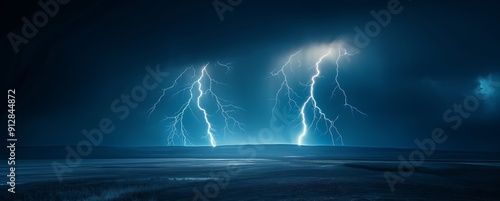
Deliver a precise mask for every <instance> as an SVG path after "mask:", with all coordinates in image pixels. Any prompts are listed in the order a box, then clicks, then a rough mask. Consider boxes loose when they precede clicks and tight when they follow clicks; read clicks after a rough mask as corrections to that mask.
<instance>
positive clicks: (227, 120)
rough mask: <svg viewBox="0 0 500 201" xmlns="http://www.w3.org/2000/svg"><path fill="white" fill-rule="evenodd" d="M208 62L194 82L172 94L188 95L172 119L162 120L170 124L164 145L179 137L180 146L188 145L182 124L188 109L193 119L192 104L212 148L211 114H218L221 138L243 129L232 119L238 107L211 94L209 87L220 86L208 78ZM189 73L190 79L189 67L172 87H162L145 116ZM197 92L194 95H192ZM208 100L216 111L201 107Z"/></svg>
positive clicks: (212, 126) (214, 130) (239, 123)
mask: <svg viewBox="0 0 500 201" xmlns="http://www.w3.org/2000/svg"><path fill="white" fill-rule="evenodd" d="M218 64H219V65H221V66H224V67H226V68H228V70H229V66H228V65H223V64H220V63H219V62H218ZM208 65H209V64H208V63H207V64H206V65H204V66H203V67H202V68H201V71H200V72H201V73H200V75H199V76H198V77H197V79H196V80H195V81H194V82H192V83H190V84H188V85H186V86H185V87H184V88H182V89H181V90H179V91H177V92H176V93H174V96H175V95H177V94H179V93H184V92H189V98H188V100H187V101H186V102H184V103H183V104H182V105H181V107H180V108H179V110H177V111H176V112H175V113H174V115H173V116H167V117H165V118H164V119H163V120H162V121H169V122H170V124H169V126H167V130H168V134H167V145H175V142H174V139H175V138H177V137H179V138H181V139H182V142H183V144H184V146H187V145H188V144H191V143H190V141H189V135H188V134H189V133H188V130H187V129H186V126H185V125H184V116H185V114H186V112H187V111H188V109H189V110H190V111H191V113H192V114H193V116H195V118H196V114H194V111H193V110H192V107H191V105H192V103H193V102H195V104H196V109H198V110H199V111H201V113H202V114H203V115H202V116H203V120H204V123H205V125H206V127H207V130H206V137H208V139H209V142H210V144H211V145H212V146H213V147H215V146H217V143H216V140H215V133H217V131H216V129H215V128H214V125H213V123H212V120H211V119H210V117H211V116H212V115H214V114H217V113H219V114H220V115H221V116H222V117H223V119H224V127H223V131H224V135H225V134H226V133H228V132H229V133H234V131H233V130H234V129H235V128H238V129H241V130H243V126H244V124H243V123H241V122H239V121H238V120H237V119H236V118H234V117H233V115H234V113H235V112H237V111H239V110H243V109H242V108H240V107H237V106H235V105H233V104H232V103H231V102H230V101H228V100H225V99H222V98H220V97H219V96H218V95H217V94H216V93H215V92H214V91H213V86H214V85H217V84H223V83H220V82H218V81H217V80H215V79H213V78H212V76H211V75H210V74H209V73H208V70H207V67H208ZM189 71H191V72H193V75H192V77H195V76H196V70H195V69H194V68H193V67H188V68H186V69H185V70H184V71H183V72H182V73H181V74H180V75H179V76H178V77H177V78H176V79H175V80H174V82H173V84H172V85H170V86H169V87H167V88H165V89H163V90H162V94H161V96H160V97H159V98H158V100H157V101H156V102H155V104H154V105H153V106H152V107H151V108H150V109H149V110H148V112H149V115H151V113H152V112H154V111H155V109H156V107H157V105H158V104H159V103H160V102H161V101H162V99H163V97H164V96H165V95H166V93H167V91H169V90H171V89H173V88H175V87H176V86H177V85H178V84H179V80H180V79H181V78H182V77H184V75H185V74H187V72H189ZM204 84H207V85H208V86H204ZM196 93H197V96H196ZM207 96H208V97H209V98H212V99H213V100H214V103H215V106H216V108H217V110H216V111H215V112H213V113H209V112H208V110H207V109H206V108H205V107H204V106H203V105H204V104H203V103H204V97H207Z"/></svg>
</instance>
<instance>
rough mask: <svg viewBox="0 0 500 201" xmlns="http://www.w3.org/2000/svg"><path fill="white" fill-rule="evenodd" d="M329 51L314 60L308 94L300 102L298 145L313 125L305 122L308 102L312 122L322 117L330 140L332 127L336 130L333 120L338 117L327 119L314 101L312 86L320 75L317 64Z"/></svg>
mask: <svg viewBox="0 0 500 201" xmlns="http://www.w3.org/2000/svg"><path fill="white" fill-rule="evenodd" d="M331 53H332V49H331V48H330V49H329V50H328V52H327V53H326V54H324V55H323V56H321V57H320V58H319V60H318V61H317V62H316V64H315V66H314V67H315V70H316V74H314V75H313V76H312V77H311V81H310V84H309V85H310V86H309V96H308V97H307V99H306V101H305V102H304V104H302V107H301V108H300V116H301V118H302V132H301V133H300V134H299V138H298V139H297V144H298V145H299V146H300V145H302V140H303V139H304V137H305V136H306V134H307V130H309V128H310V127H311V126H312V125H313V123H311V125H309V126H308V125H307V122H306V113H305V109H306V106H307V105H308V104H309V102H311V103H312V106H313V115H314V116H313V120H312V122H315V121H316V125H317V123H318V122H319V121H320V119H323V121H324V122H325V125H326V126H327V128H328V129H327V130H328V131H327V132H329V133H330V136H332V140H333V135H332V129H335V130H336V131H337V128H336V127H335V122H336V121H337V119H338V117H337V118H335V120H331V119H329V118H328V117H327V116H326V114H325V113H324V112H323V110H321V108H320V107H319V106H318V104H317V102H316V98H315V97H314V86H315V84H316V78H317V77H319V76H320V75H321V71H320V68H319V66H320V64H321V62H322V61H323V59H324V58H325V57H327V56H328V55H330V54H331ZM317 114H319V117H320V118H318V117H317ZM337 133H338V132H337ZM338 134H339V136H340V133H338ZM340 139H342V138H340ZM333 143H334V144H335V140H333ZM342 143H343V142H342Z"/></svg>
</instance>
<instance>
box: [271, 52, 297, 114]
mask: <svg viewBox="0 0 500 201" xmlns="http://www.w3.org/2000/svg"><path fill="white" fill-rule="evenodd" d="M301 51H302V50H299V51H297V52H295V53H294V54H292V55H290V57H288V60H287V61H286V63H285V64H283V66H281V68H279V69H277V70H275V71H273V72H271V76H272V77H277V76H280V77H282V79H283V81H282V82H281V85H280V88H279V89H278V91H277V92H276V96H275V98H274V106H273V108H272V110H271V113H272V115H273V116H274V115H275V112H276V111H277V107H278V105H279V96H280V94H281V93H282V91H284V90H286V91H285V92H284V93H285V95H286V96H287V98H288V101H287V102H288V109H289V110H288V111H289V112H290V111H291V110H293V109H295V108H297V109H298V108H299V105H298V104H297V102H296V101H295V100H294V98H295V97H299V95H298V94H297V92H295V91H294V90H293V88H292V87H291V86H290V84H289V80H288V77H287V74H286V69H287V67H288V69H289V70H290V71H291V72H292V73H293V66H292V65H291V64H292V59H293V58H294V57H296V56H297V54H299V53H300V52H301ZM297 62H298V63H299V67H300V64H301V63H300V60H297Z"/></svg>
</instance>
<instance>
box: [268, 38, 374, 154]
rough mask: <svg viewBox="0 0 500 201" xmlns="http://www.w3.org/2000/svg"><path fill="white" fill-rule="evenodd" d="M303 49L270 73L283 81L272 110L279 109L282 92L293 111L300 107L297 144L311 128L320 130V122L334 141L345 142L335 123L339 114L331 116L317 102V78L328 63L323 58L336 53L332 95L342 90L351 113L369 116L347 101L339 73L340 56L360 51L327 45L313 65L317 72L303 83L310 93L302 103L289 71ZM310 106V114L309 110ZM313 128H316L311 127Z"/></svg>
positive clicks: (334, 142)
mask: <svg viewBox="0 0 500 201" xmlns="http://www.w3.org/2000/svg"><path fill="white" fill-rule="evenodd" d="M301 52H302V50H299V51H297V52H295V53H293V54H292V55H290V56H289V57H288V60H287V61H286V63H285V64H284V65H282V66H281V67H280V68H278V69H277V70H274V71H272V72H271V76H273V77H279V78H280V79H281V80H282V81H281V84H280V87H279V89H278V91H277V92H276V94H275V98H274V101H275V102H274V106H273V108H272V113H273V115H274V113H275V112H276V111H277V107H278V105H279V104H280V101H279V100H280V96H284V98H285V99H286V101H287V103H288V107H289V108H290V110H289V111H290V112H291V111H293V110H295V109H296V110H297V112H298V116H297V118H296V120H299V121H300V123H299V125H300V126H301V132H300V133H299V135H298V138H297V144H298V145H299V146H300V145H303V144H304V139H305V138H306V136H307V133H308V131H310V130H314V131H315V132H320V129H319V128H320V124H321V125H324V126H325V127H326V130H325V131H323V133H324V134H326V133H328V134H329V135H330V138H331V140H332V144H333V145H335V144H336V142H337V141H339V142H340V143H341V144H342V145H343V144H344V140H343V137H342V135H341V134H340V132H339V130H338V128H337V126H336V125H335V123H336V122H337V120H338V119H339V115H337V116H336V117H335V118H330V117H328V115H327V114H326V113H325V112H324V110H323V109H322V108H321V107H320V106H319V105H318V102H317V101H316V97H315V87H316V85H317V79H318V78H320V77H322V74H321V73H322V72H321V65H326V64H325V63H324V61H325V60H326V59H327V58H328V57H330V56H334V58H335V70H336V75H335V82H334V84H335V88H334V90H333V91H332V96H334V95H335V92H336V91H340V92H341V95H342V96H343V105H344V106H345V107H347V108H349V109H350V110H351V113H352V114H354V112H357V113H360V114H362V115H364V116H366V114H365V113H363V112H362V111H361V110H359V109H358V108H357V107H354V106H353V105H351V104H350V103H349V102H348V98H347V93H346V91H345V90H344V89H343V88H342V86H341V84H340V81H339V76H340V59H341V58H342V57H344V56H353V55H355V54H357V53H348V52H347V50H346V49H343V48H341V47H340V48H338V54H336V53H334V52H333V49H332V47H330V48H328V51H327V52H323V54H322V55H321V56H320V57H319V59H318V60H316V62H315V64H314V65H313V66H312V67H311V68H312V69H314V72H315V73H314V74H313V75H312V76H311V77H310V78H309V81H308V82H307V84H302V86H305V87H307V89H308V93H307V96H306V97H305V100H304V102H302V103H301V105H300V106H299V104H298V101H297V99H298V98H300V95H299V94H298V93H297V91H296V90H294V87H293V86H291V83H290V77H289V76H290V75H289V74H288V73H289V72H291V73H293V72H294V71H293V66H292V62H295V59H296V58H297V57H298V54H300V53H301ZM297 63H298V64H299V66H300V65H301V62H300V60H298V59H297ZM309 109H311V117H308V114H307V113H308V111H309ZM312 128H314V129H312Z"/></svg>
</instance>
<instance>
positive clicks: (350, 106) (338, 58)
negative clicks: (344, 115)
mask: <svg viewBox="0 0 500 201" xmlns="http://www.w3.org/2000/svg"><path fill="white" fill-rule="evenodd" d="M355 54H357V53H352V54H351V53H347V50H346V49H342V48H340V47H339V54H338V56H337V59H336V60H335V65H336V67H335V69H336V71H337V74H336V75H335V84H336V86H335V89H333V91H332V96H333V95H334V94H335V91H336V90H337V89H338V90H340V91H341V92H342V95H343V96H344V106H346V107H349V108H350V109H351V113H353V114H354V111H356V112H358V113H360V114H362V115H364V116H368V115H367V114H365V113H364V112H361V111H360V110H359V109H358V108H357V107H354V106H352V105H351V104H349V103H348V102H347V94H346V92H345V90H344V89H342V87H341V86H340V82H339V75H340V71H339V68H340V65H339V60H340V58H341V57H342V56H353V55H355Z"/></svg>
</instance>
